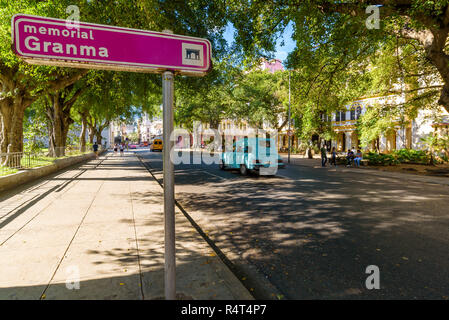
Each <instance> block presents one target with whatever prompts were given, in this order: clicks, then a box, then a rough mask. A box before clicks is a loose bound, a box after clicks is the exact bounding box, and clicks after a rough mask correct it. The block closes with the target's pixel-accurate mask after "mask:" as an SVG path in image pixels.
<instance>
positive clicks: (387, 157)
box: [363, 152, 399, 166]
mask: <svg viewBox="0 0 449 320" xmlns="http://www.w3.org/2000/svg"><path fill="white" fill-rule="evenodd" d="M363 157H364V159H366V160H368V164H369V165H374V166H379V165H381V166H385V165H388V166H389V165H395V164H398V163H399V161H398V160H397V159H396V158H395V157H394V156H393V155H391V154H384V153H375V152H369V153H367V154H365V155H364V156H363Z"/></svg>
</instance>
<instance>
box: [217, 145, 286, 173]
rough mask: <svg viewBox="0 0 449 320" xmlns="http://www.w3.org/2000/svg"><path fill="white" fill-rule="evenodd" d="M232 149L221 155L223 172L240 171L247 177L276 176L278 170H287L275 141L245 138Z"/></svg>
mask: <svg viewBox="0 0 449 320" xmlns="http://www.w3.org/2000/svg"><path fill="white" fill-rule="evenodd" d="M232 149H233V150H232V151H226V152H223V153H222V154H221V157H220V163H219V167H220V169H221V170H225V169H239V170H240V173H241V174H242V175H247V174H248V172H256V173H258V174H259V175H275V174H276V172H277V169H278V168H280V169H283V168H285V163H284V161H283V160H282V158H281V157H280V156H279V154H278V152H277V150H276V145H275V141H274V140H273V139H265V138H243V139H241V140H239V141H237V142H235V143H234V144H233V147H232Z"/></svg>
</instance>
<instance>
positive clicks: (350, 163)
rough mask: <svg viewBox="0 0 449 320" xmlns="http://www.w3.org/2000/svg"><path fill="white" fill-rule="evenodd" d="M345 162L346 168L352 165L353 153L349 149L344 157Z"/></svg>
mask: <svg viewBox="0 0 449 320" xmlns="http://www.w3.org/2000/svg"><path fill="white" fill-rule="evenodd" d="M346 160H347V161H348V163H347V164H346V166H347V167H349V166H351V165H352V161H353V160H354V152H352V150H351V149H348V153H347V155H346Z"/></svg>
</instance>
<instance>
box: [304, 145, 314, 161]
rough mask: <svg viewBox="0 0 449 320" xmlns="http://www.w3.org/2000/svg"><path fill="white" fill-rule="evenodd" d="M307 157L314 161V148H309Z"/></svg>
mask: <svg viewBox="0 0 449 320" xmlns="http://www.w3.org/2000/svg"><path fill="white" fill-rule="evenodd" d="M306 155H307V158H309V159H313V154H312V148H311V147H308V148H307V150H306Z"/></svg>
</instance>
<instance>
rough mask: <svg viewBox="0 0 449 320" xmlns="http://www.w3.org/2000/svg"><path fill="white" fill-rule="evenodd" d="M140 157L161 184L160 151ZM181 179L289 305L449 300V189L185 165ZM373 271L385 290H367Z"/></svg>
mask: <svg viewBox="0 0 449 320" xmlns="http://www.w3.org/2000/svg"><path fill="white" fill-rule="evenodd" d="M138 153H139V154H140V155H141V156H143V157H144V158H145V161H147V162H149V164H150V166H151V167H152V168H154V170H153V173H154V174H156V177H158V178H162V175H161V170H162V156H161V153H150V152H146V151H138ZM342 171H344V172H342ZM175 181H176V189H175V190H176V198H177V199H178V201H179V202H180V203H181V204H182V206H183V207H184V208H185V209H186V210H187V212H189V214H192V217H194V218H195V221H197V220H198V221H197V222H198V224H199V225H201V227H202V228H203V229H204V230H205V232H206V233H207V234H208V236H210V237H211V239H213V240H214V241H215V243H216V244H217V246H218V247H219V248H220V249H223V250H224V252H232V253H233V255H234V256H238V257H239V259H238V261H239V262H238V263H242V261H244V262H243V263H248V264H249V265H251V266H254V267H255V268H254V269H256V270H257V272H258V275H263V277H265V278H266V279H268V280H269V282H270V283H271V284H273V285H274V286H275V287H276V288H277V289H278V291H279V292H281V294H282V296H283V298H285V299H449V187H448V186H443V185H436V184H425V183H419V182H413V181H409V180H406V179H397V178H392V177H389V176H388V175H387V174H385V176H375V175H370V174H366V173H363V170H362V169H353V170H341V169H340V168H337V169H334V168H314V167H308V166H295V165H290V166H288V167H287V168H286V169H283V170H279V172H278V175H277V176H276V177H257V176H247V177H242V176H240V175H239V173H238V172H237V171H221V170H220V169H219V168H218V165H206V164H195V165H194V164H181V165H177V166H175ZM370 265H375V266H377V267H378V268H379V271H380V289H371V290H369V289H367V288H366V284H365V281H366V279H367V277H369V276H370V274H367V273H366V268H367V267H368V266H370ZM244 280H245V279H244ZM244 280H243V281H244Z"/></svg>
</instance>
